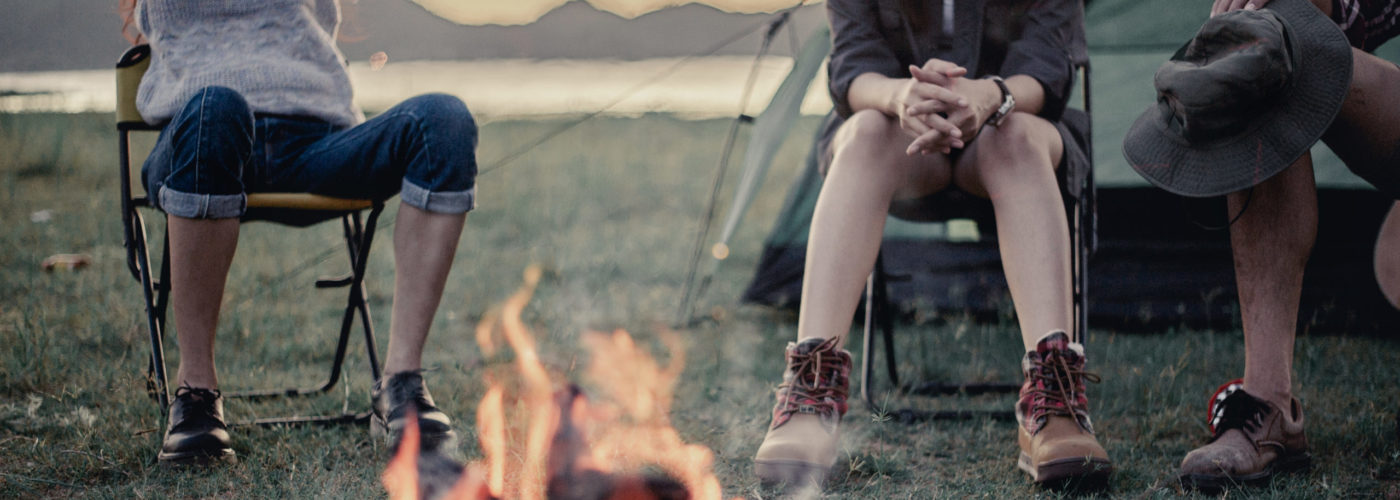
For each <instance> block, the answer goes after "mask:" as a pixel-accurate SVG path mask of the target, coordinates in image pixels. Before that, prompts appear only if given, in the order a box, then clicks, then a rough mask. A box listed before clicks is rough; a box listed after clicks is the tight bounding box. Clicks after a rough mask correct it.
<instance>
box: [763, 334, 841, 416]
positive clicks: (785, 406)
mask: <svg viewBox="0 0 1400 500" xmlns="http://www.w3.org/2000/svg"><path fill="white" fill-rule="evenodd" d="M840 342H841V337H840V336H836V337H832V338H830V339H827V340H826V341H824V342H822V343H821V344H819V345H818V346H817V347H816V348H814V349H812V350H810V351H807V352H805V353H802V352H797V351H796V350H791V351H789V352H788V366H789V367H790V369H791V370H792V377H789V378H788V379H786V380H784V381H783V383H781V384H779V385H778V390H779V394H780V395H782V396H781V399H780V402H781V404H780V405H779V407H778V408H777V410H776V411H775V412H776V413H778V414H779V415H791V414H793V413H818V414H823V415H830V414H833V413H838V412H839V413H844V409H843V408H841V406H842V403H843V402H844V401H845V400H846V396H847V394H848V393H849V387H848V385H849V384H847V383H846V380H847V379H848V378H849V377H850V374H849V373H848V372H847V366H848V365H849V361H848V359H849V358H848V357H847V356H843V355H841V354H838V353H837V352H836V346H837V345H838V344H839V343H840ZM823 375H825V378H823Z"/></svg>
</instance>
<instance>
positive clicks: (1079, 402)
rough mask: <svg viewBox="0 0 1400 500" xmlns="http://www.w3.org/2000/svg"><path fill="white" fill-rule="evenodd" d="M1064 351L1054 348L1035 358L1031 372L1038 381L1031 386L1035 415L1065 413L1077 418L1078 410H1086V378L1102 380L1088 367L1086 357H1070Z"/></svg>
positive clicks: (1092, 380)
mask: <svg viewBox="0 0 1400 500" xmlns="http://www.w3.org/2000/svg"><path fill="white" fill-rule="evenodd" d="M1067 357H1068V356H1066V355H1065V354H1064V353H1062V352H1060V351H1050V352H1047V353H1045V354H1044V355H1043V356H1036V357H1033V358H1032V361H1031V363H1032V369H1031V376H1032V377H1034V379H1035V382H1037V383H1035V384H1033V385H1032V388H1031V390H1030V395H1031V408H1030V413H1031V415H1032V416H1033V417H1035V418H1039V417H1044V416H1049V415H1061V416H1066V417H1070V418H1076V415H1075V414H1074V411H1075V410H1083V409H1085V408H1082V406H1084V401H1083V399H1082V395H1083V394H1084V382H1085V381H1088V382H1093V383H1095V384H1097V383H1099V382H1100V381H1101V380H1102V378H1101V377H1099V375H1098V374H1097V373H1093V372H1088V371H1085V370H1084V361H1083V358H1079V357H1078V356H1075V359H1074V360H1073V361H1070V360H1069V359H1066V358H1067Z"/></svg>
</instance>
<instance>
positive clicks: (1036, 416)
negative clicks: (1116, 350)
mask: <svg viewBox="0 0 1400 500" xmlns="http://www.w3.org/2000/svg"><path fill="white" fill-rule="evenodd" d="M1021 372H1022V373H1023V374H1024V375H1025V377H1026V381H1025V383H1024V384H1023V385H1022V386H1021V398H1020V400H1018V401H1017V402H1016V422H1017V423H1018V424H1019V425H1017V426H1016V427H1017V433H1018V435H1019V436H1018V439H1017V441H1018V442H1019V443H1020V445H1021V459H1020V461H1019V462H1018V465H1019V466H1020V468H1021V470H1023V471H1026V473H1027V474H1030V476H1031V479H1032V480H1034V481H1035V482H1037V483H1041V484H1046V483H1055V484H1057V485H1058V484H1068V482H1075V483H1082V484H1093V485H1102V484H1106V482H1107V480H1108V476H1109V474H1111V473H1112V472H1113V463H1112V462H1110V461H1109V460H1108V452H1106V451H1104V449H1103V446H1100V445H1099V441H1098V440H1097V439H1095V438H1094V426H1093V423H1092V422H1091V421H1090V420H1089V399H1088V397H1087V396H1085V395H1084V381H1085V380H1088V381H1090V382H1098V381H1099V377H1098V375H1094V374H1092V373H1088V372H1085V371H1084V346H1082V345H1080V344H1078V343H1075V342H1070V339H1069V335H1066V334H1065V332H1063V331H1059V330H1056V331H1053V332H1050V333H1049V334H1046V335H1045V337H1043V338H1041V339H1040V341H1039V342H1037V343H1036V345H1035V350H1034V351H1030V352H1027V353H1026V357H1025V358H1024V359H1022V361H1021Z"/></svg>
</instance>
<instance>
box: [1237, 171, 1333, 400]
mask: <svg viewBox="0 0 1400 500" xmlns="http://www.w3.org/2000/svg"><path fill="white" fill-rule="evenodd" d="M1228 200H1229V203H1228V206H1229V213H1230V216H1231V217H1234V216H1235V215H1236V214H1239V213H1240V210H1241V208H1245V212H1244V214H1243V215H1240V217H1239V220H1238V221H1236V222H1235V223H1234V225H1232V226H1230V246H1231V247H1232V248H1233V250H1234V255H1235V282H1236V285H1237V286H1238V288H1239V293H1240V309H1241V314H1242V316H1243V320H1244V346H1245V347H1244V348H1245V365H1244V366H1245V367H1244V385H1245V389H1246V390H1247V391H1249V393H1250V394H1252V395H1254V396H1255V397H1258V398H1262V399H1265V400H1268V401H1271V402H1273V403H1274V404H1276V405H1278V407H1279V408H1288V407H1289V401H1290V400H1291V398H1292V394H1293V393H1292V390H1291V389H1290V382H1291V376H1292V373H1293V372H1292V369H1293V337H1294V333H1295V332H1296V330H1297V322H1298V321H1297V320H1298V298H1299V296H1300V294H1301V293H1302V288H1303V266H1304V265H1305V264H1307V261H1308V255H1309V254H1310V253H1311V252H1312V245H1313V239H1314V238H1315V237H1316V236H1317V194H1316V189H1315V187H1314V185H1313V170H1312V156H1311V155H1310V154H1304V155H1303V157H1302V158H1299V159H1298V161H1297V162H1295V163H1294V164H1293V165H1292V166H1289V167H1288V169H1287V170H1284V171H1283V172H1282V173H1280V174H1278V175H1276V176H1274V177H1273V178H1270V179H1269V180H1267V181H1264V182H1263V183H1260V184H1259V185H1258V186H1255V187H1254V189H1253V192H1252V193H1251V192H1249V191H1242V192H1237V193H1232V194H1230V195H1229V198H1228ZM1246 201H1247V202H1248V203H1249V205H1248V207H1247V208H1246V207H1245V203H1246Z"/></svg>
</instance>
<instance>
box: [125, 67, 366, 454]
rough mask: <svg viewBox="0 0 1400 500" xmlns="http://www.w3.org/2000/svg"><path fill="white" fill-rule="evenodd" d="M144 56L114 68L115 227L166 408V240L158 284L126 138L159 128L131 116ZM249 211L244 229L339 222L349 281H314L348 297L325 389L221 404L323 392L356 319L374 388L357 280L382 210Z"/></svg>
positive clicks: (313, 202)
mask: <svg viewBox="0 0 1400 500" xmlns="http://www.w3.org/2000/svg"><path fill="white" fill-rule="evenodd" d="M150 60H151V49H150V47H149V46H148V45H139V46H136V47H132V48H131V49H129V50H127V51H126V53H125V54H123V55H122V57H121V59H120V60H119V61H117V132H118V134H119V140H118V153H119V157H120V165H119V167H120V168H119V171H118V175H119V176H120V179H121V203H122V207H121V208H122V227H123V229H124V230H125V245H126V250H127V267H128V268H129V269H130V270H131V274H132V276H133V277H135V278H136V280H137V281H139V282H141V291H142V295H143V297H144V301H145V308H146V323H147V327H148V330H149V333H150V340H151V357H150V359H149V363H148V367H147V380H146V389H147V391H148V392H149V393H150V395H151V397H152V398H153V399H155V400H156V401H157V402H158V403H159V404H160V406H161V410H162V411H164V410H165V408H168V407H169V406H170V395H169V388H168V387H167V382H166V374H165V356H164V353H163V347H162V342H163V336H164V333H165V312H166V306H167V305H168V304H169V301H168V299H169V297H170V292H171V290H170V237H169V233H168V232H167V234H166V237H165V245H164V251H163V252H162V256H161V264H160V270H159V275H158V276H159V277H158V278H157V277H156V276H157V275H155V274H153V272H152V267H151V258H150V252H149V247H148V246H147V244H146V224H145V220H144V219H143V218H142V216H141V213H140V212H139V211H138V209H140V208H154V205H153V204H152V203H151V199H150V196H151V195H150V194H149V193H147V194H146V195H145V196H136V195H135V193H134V192H133V191H132V186H131V184H132V183H131V134H132V132H139V131H147V132H155V131H159V130H160V129H161V127H159V126H152V125H147V124H146V122H145V121H144V120H143V119H142V118H141V115H140V112H139V111H137V109H136V90H137V87H138V86H139V84H140V82H141V77H142V76H143V75H144V74H145V72H146V68H147V67H148V66H149V65H150ZM247 206H248V210H247V214H246V215H245V216H244V217H243V220H244V221H249V220H265V221H273V222H277V223H280V224H286V225H290V226H296V227H303V226H309V225H311V224H315V223H317V222H321V221H326V220H330V219H335V218H339V219H340V220H341V225H342V226H343V229H344V233H345V247H346V250H347V252H348V254H349V258H350V273H349V275H348V276H345V277H340V278H329V279H326V278H323V279H318V280H316V287H317V288H348V289H349V297H348V299H347V303H346V306H345V314H344V316H343V317H342V320H341V324H340V341H339V343H338V344H337V345H336V349H335V358H334V360H333V362H332V364H331V370H330V376H329V379H328V380H326V382H325V383H323V384H321V385H320V386H318V387H310V388H295V387H293V388H285V389H266V390H250V391H241V392H228V393H225V394H224V395H225V396H228V397H232V398H247V399H250V400H256V399H263V398H272V397H292V396H307V395H314V394H320V393H324V392H326V391H329V390H330V389H331V388H332V387H334V386H335V384H336V383H337V382H338V381H339V380H340V375H341V367H342V363H343V362H344V360H345V351H346V348H347V346H348V344H349V341H350V331H351V329H352V327H353V326H354V323H355V317H356V316H359V318H360V323H361V326H362V327H363V331H364V336H365V353H366V355H367V356H368V358H369V368H370V372H371V375H372V376H373V380H374V381H376V382H377V381H378V380H379V376H380V367H379V358H378V356H377V354H376V353H377V351H376V348H375V342H374V324H373V322H372V321H370V314H369V307H368V305H367V304H366V303H365V291H364V276H365V265H366V263H367V262H368V260H369V259H368V256H369V249H370V243H371V241H372V239H373V237H374V228H375V224H376V222H377V221H378V220H379V215H380V213H381V212H382V211H383V210H384V204H383V202H381V201H374V200H357V199H343V198H332V197H327V196H321V195H315V194H309V193H253V194H249V195H248V205H247ZM365 210H368V211H369V214H368V216H365V217H364V218H363V221H362V218H361V212H363V211H365ZM369 415H370V413H369V411H368V410H366V411H363V412H360V413H349V412H345V413H342V414H339V415H321V416H310V417H308V416H292V417H285V418H265V419H259V420H255V421H252V422H246V423H245V424H257V425H265V426H267V425H285V424H304V423H316V424H336V423H356V422H366V421H368V419H369Z"/></svg>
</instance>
